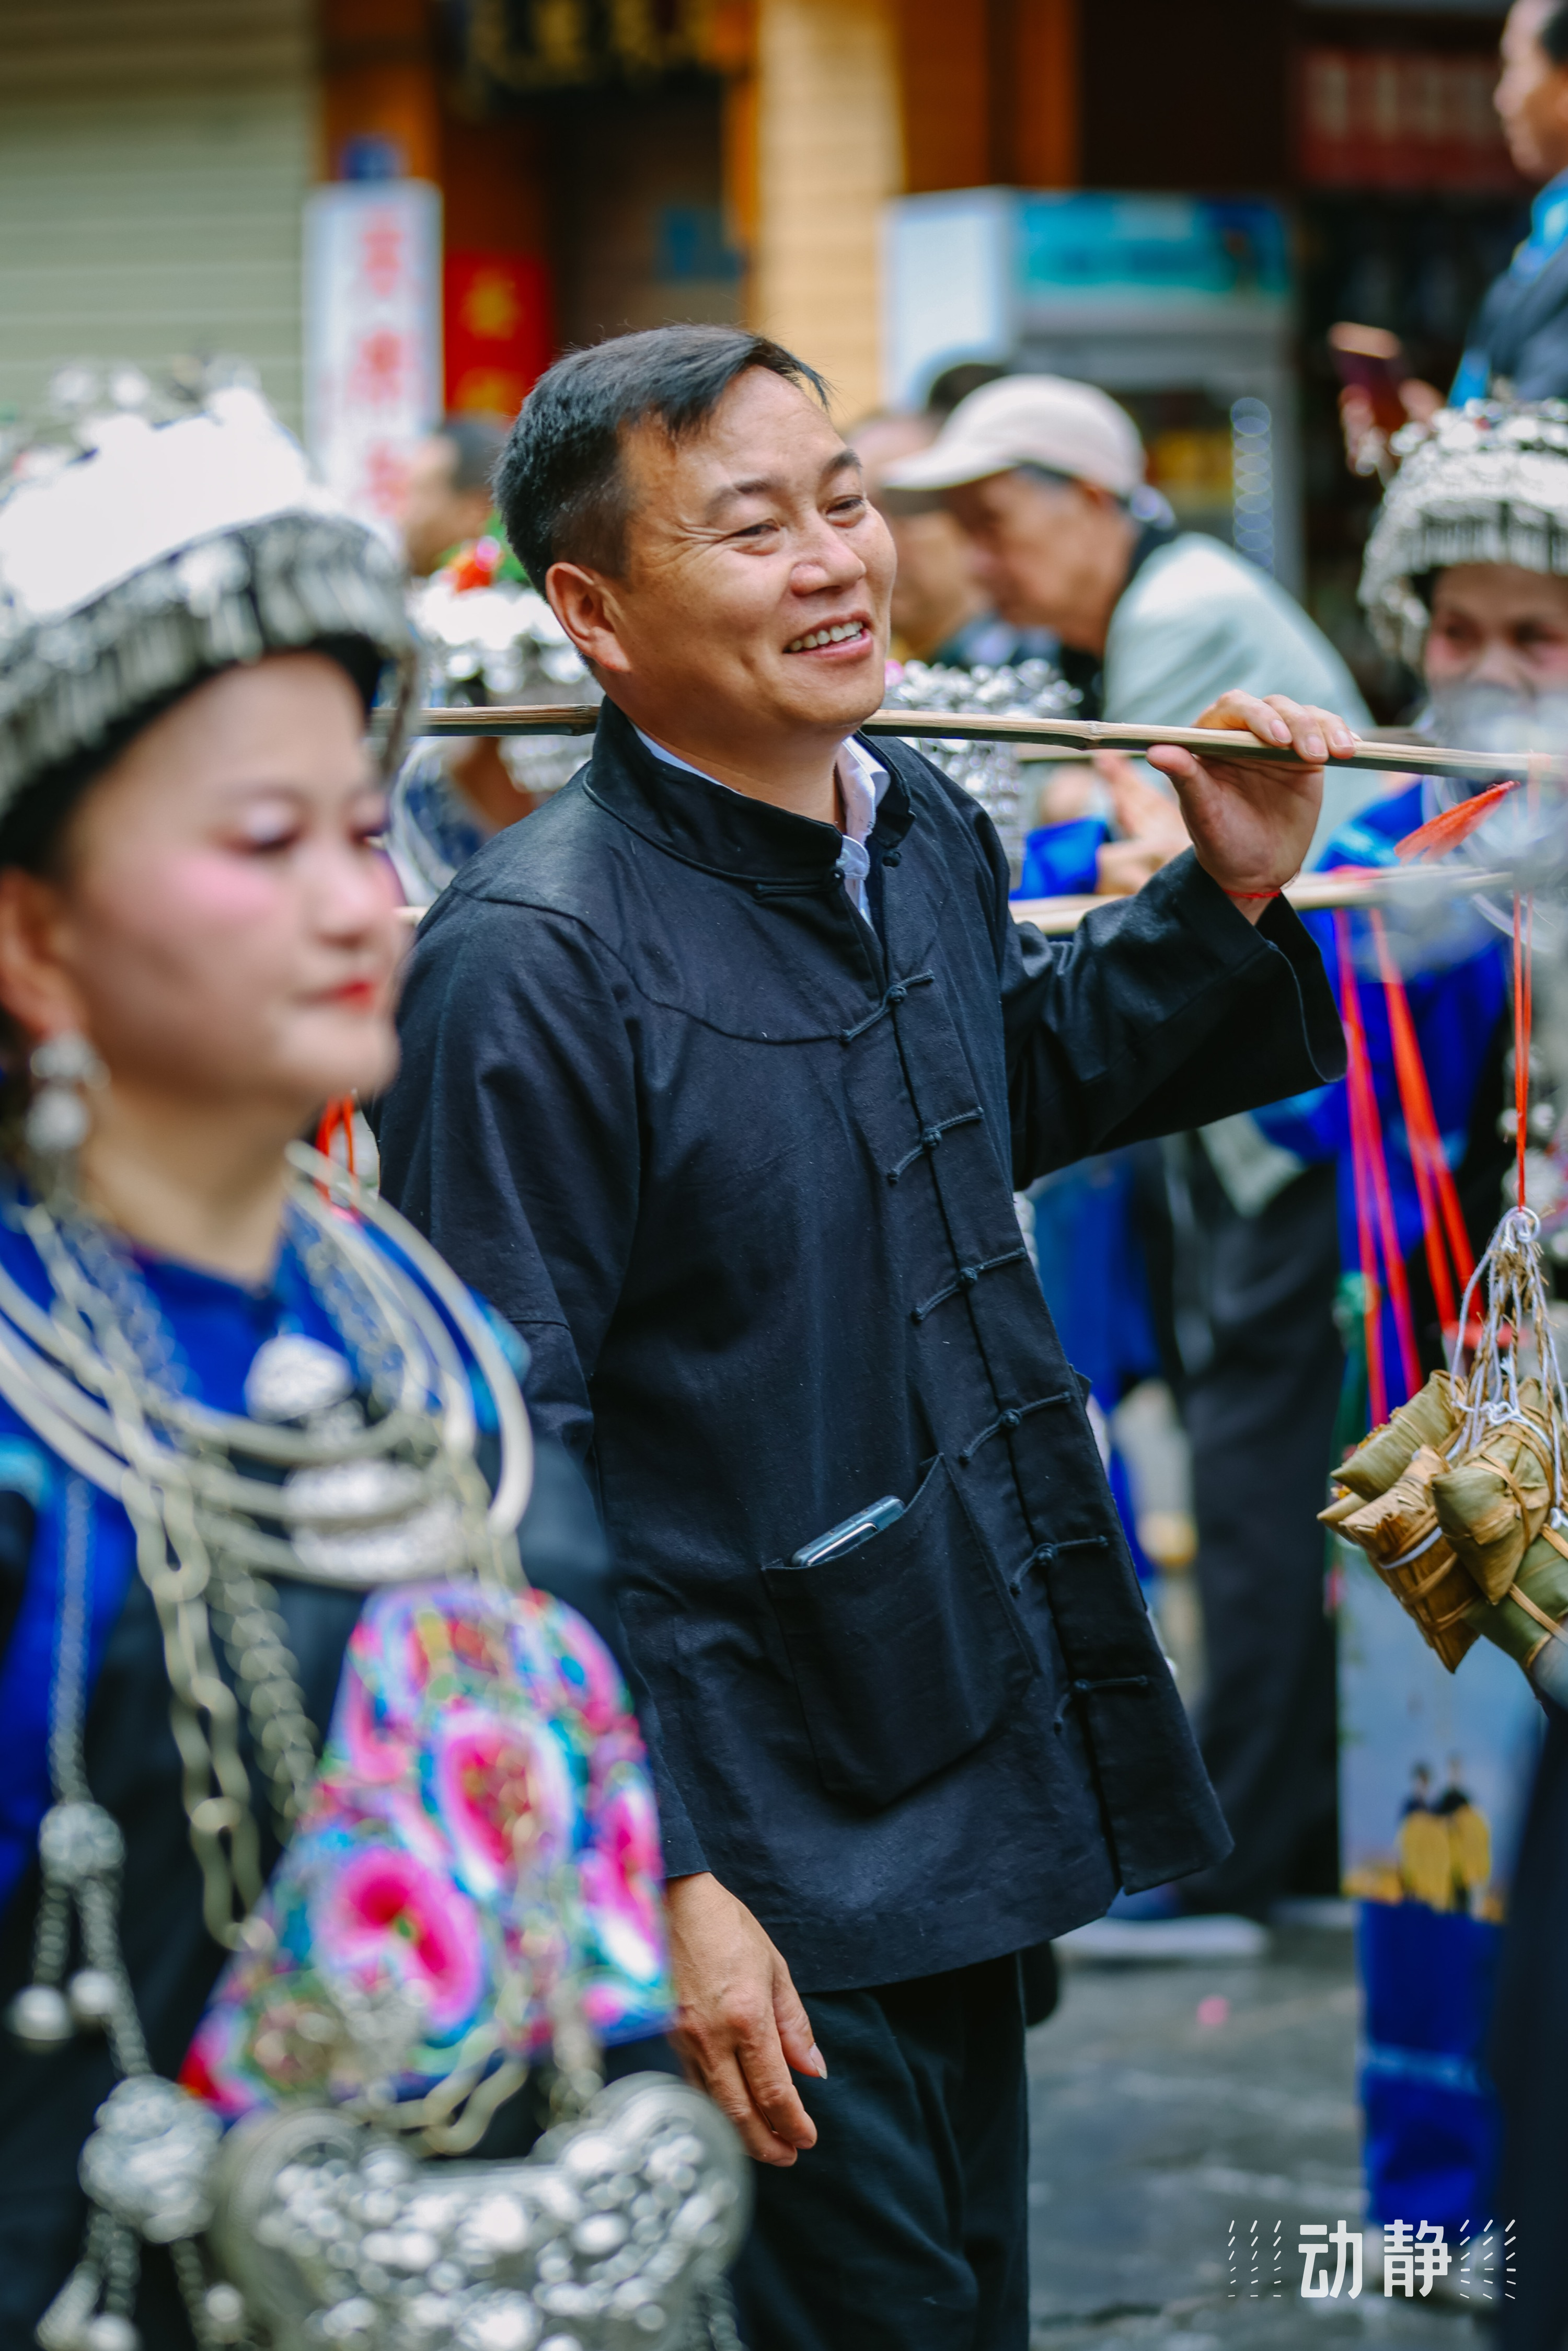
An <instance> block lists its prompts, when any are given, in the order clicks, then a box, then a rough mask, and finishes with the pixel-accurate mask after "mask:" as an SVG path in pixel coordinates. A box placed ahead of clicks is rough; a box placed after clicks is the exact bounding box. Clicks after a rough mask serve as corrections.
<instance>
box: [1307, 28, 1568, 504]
mask: <svg viewBox="0 0 1568 2351" xmlns="http://www.w3.org/2000/svg"><path fill="white" fill-rule="evenodd" d="M1500 59H1501V66H1502V71H1501V73H1500V76H1499V78H1498V85H1497V90H1496V93H1495V95H1494V98H1493V104H1494V105H1495V106H1496V108H1497V110H1498V115H1499V117H1500V120H1501V123H1502V127H1503V131H1504V133H1505V134H1506V136H1507V139H1508V145H1509V152H1510V153H1511V155H1512V157H1513V161H1514V163H1515V165H1516V166H1517V168H1518V169H1519V171H1520V172H1522V173H1523V175H1524V177H1525V178H1526V179H1527V180H1533V181H1535V182H1537V183H1543V184H1542V185H1541V193H1540V194H1539V195H1538V196H1537V197H1536V199H1535V201H1534V203H1533V204H1531V208H1530V233H1529V235H1527V236H1526V237H1525V238H1524V239H1523V241H1522V243H1521V245H1520V246H1518V247H1517V248H1516V250H1515V252H1514V256H1513V258H1512V260H1511V262H1510V263H1509V266H1508V267H1507V268H1506V269H1505V270H1504V271H1503V273H1502V275H1501V277H1499V278H1497V279H1496V280H1495V282H1494V283H1493V284H1492V286H1491V287H1490V288H1489V289H1488V292H1487V294H1486V297H1485V298H1484V300H1483V301H1482V303H1481V306H1480V308H1479V311H1478V312H1477V314H1476V317H1475V319H1474V321H1473V323H1472V325H1471V327H1470V330H1469V336H1468V338H1467V340H1466V343H1465V350H1464V356H1463V358H1462V359H1461V360H1460V361H1459V366H1458V373H1457V374H1456V376H1455V378H1454V381H1453V384H1452V387H1451V388H1450V390H1449V392H1448V404H1449V406H1450V407H1454V408H1458V407H1461V406H1462V405H1463V404H1464V402H1466V401H1468V400H1506V401H1511V400H1531V401H1533V400H1562V399H1565V398H1568V0H1514V5H1513V6H1512V7H1511V9H1510V10H1509V12H1508V16H1507V19H1506V21H1505V23H1504V25H1503V29H1502V43H1501V51H1500ZM1363 331H1370V332H1371V333H1373V334H1377V333H1378V331H1379V330H1378V329H1371V330H1363ZM1397 356H1398V354H1397V347H1396V346H1395V348H1394V350H1392V351H1391V352H1390V353H1389V358H1390V360H1391V361H1393V360H1396V359H1397ZM1396 389H1397V393H1398V399H1399V402H1401V403H1402V404H1403V406H1404V409H1405V413H1406V416H1407V417H1408V418H1409V419H1410V420H1411V421H1412V422H1413V423H1427V422H1428V421H1429V420H1430V419H1431V418H1432V416H1434V415H1435V413H1437V410H1438V409H1439V408H1440V407H1441V406H1442V405H1443V395H1442V393H1441V392H1439V391H1438V390H1437V386H1436V385H1435V384H1430V383H1426V382H1424V381H1422V380H1421V379H1420V378H1419V377H1418V376H1417V377H1411V378H1409V379H1408V380H1406V381H1403V382H1400V383H1398V385H1397V387H1396ZM1340 416H1341V420H1342V422H1343V427H1344V439H1345V450H1346V454H1347V455H1348V456H1349V459H1350V462H1351V465H1352V466H1353V468H1354V470H1355V471H1356V472H1358V473H1374V472H1376V471H1378V470H1379V468H1380V467H1381V468H1382V469H1383V470H1384V471H1386V470H1387V468H1388V466H1389V464H1390V462H1391V461H1390V460H1389V458H1388V456H1387V455H1386V449H1385V442H1384V435H1383V432H1382V430H1381V428H1380V427H1379V425H1378V423H1377V420H1376V416H1375V401H1374V395H1373V393H1372V392H1371V391H1369V390H1368V389H1366V388H1364V386H1362V385H1360V384H1349V385H1347V386H1346V387H1345V389H1344V390H1343V392H1341V394H1340Z"/></svg>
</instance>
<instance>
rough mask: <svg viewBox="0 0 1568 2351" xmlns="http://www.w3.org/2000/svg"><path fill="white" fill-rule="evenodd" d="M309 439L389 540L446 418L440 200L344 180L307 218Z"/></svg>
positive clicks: (397, 183) (317, 199)
mask: <svg viewBox="0 0 1568 2351" xmlns="http://www.w3.org/2000/svg"><path fill="white" fill-rule="evenodd" d="M305 357H306V402H305V411H306V431H307V439H308V443H309V447H310V454H311V455H312V456H313V457H314V458H315V460H316V462H317V464H318V465H319V467H320V469H321V471H322V473H323V474H324V475H325V476H326V479H327V481H328V483H329V485H330V486H331V487H332V488H333V489H335V490H336V491H337V492H338V494H339V496H340V497H342V498H344V499H346V500H347V501H348V503H349V505H350V507H352V508H353V510H354V512H355V513H357V514H359V515H361V517H363V519H364V520H365V521H367V522H372V523H377V524H380V525H381V526H382V527H383V528H387V529H389V530H390V529H391V528H392V525H393V524H394V523H395V520H396V516H397V511H398V507H399V505H400V503H401V477H402V469H403V466H404V465H405V464H406V461H407V459H408V456H409V455H410V453H411V452H412V451H413V447H414V445H415V444H416V443H418V442H419V441H420V440H422V439H423V436H424V434H426V433H428V432H429V431H430V429H431V427H432V425H433V424H434V423H435V422H436V420H437V418H438V417H439V415H440V413H441V196H440V192H439V190H437V189H435V188H431V187H426V186H424V185H423V183H422V182H420V181H417V180H394V181H383V182H357V181H340V182H337V183H334V184H332V185H331V186H329V187H324V188H318V189H317V191H316V192H315V193H314V195H313V196H312V197H311V198H310V200H309V204H308V208H307V213H306V235H305Z"/></svg>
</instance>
